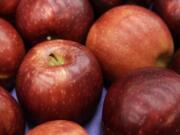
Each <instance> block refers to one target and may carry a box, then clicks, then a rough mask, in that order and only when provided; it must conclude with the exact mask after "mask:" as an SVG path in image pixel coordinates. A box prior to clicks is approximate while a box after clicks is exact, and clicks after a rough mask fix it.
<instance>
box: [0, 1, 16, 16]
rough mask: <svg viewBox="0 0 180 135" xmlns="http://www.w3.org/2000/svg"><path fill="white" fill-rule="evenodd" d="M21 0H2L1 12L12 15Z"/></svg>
mask: <svg viewBox="0 0 180 135" xmlns="http://www.w3.org/2000/svg"><path fill="white" fill-rule="evenodd" d="M18 4H19V0H1V1H0V14H1V15H12V14H15V12H16V8H17V6H18Z"/></svg>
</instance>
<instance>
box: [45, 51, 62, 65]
mask: <svg viewBox="0 0 180 135" xmlns="http://www.w3.org/2000/svg"><path fill="white" fill-rule="evenodd" d="M49 56H50V61H49V64H50V65H51V66H57V65H63V64H64V59H63V57H57V56H56V55H55V54H53V53H51V54H50V55H49Z"/></svg>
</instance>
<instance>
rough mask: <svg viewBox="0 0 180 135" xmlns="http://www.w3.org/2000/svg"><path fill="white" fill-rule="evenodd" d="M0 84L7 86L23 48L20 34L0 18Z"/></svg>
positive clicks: (22, 54)
mask: <svg viewBox="0 0 180 135" xmlns="http://www.w3.org/2000/svg"><path fill="white" fill-rule="evenodd" d="M0 48H1V49H0V85H3V86H5V85H6V86H7V85H9V83H10V82H11V80H12V78H13V77H14V76H15V75H16V72H17V69H18V67H19V65H20V63H21V61H22V59H23V57H24V54H25V48H24V44H23V41H22V39H21V37H20V35H19V34H18V33H17V31H16V30H15V28H14V27H13V26H12V25H11V24H10V23H9V22H7V21H5V20H3V19H1V18H0Z"/></svg>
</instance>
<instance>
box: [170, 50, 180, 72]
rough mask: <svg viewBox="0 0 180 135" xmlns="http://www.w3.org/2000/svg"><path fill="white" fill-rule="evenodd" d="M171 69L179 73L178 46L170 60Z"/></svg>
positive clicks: (179, 56)
mask: <svg viewBox="0 0 180 135" xmlns="http://www.w3.org/2000/svg"><path fill="white" fill-rule="evenodd" d="M172 69H173V70H174V71H176V72H177V73H179V74H180V48H179V49H178V50H177V51H176V53H175V55H174V58H173V60H172Z"/></svg>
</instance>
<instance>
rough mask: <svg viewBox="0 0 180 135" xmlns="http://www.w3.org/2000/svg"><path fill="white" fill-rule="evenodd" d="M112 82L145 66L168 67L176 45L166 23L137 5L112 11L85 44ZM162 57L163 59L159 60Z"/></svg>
mask: <svg viewBox="0 0 180 135" xmlns="http://www.w3.org/2000/svg"><path fill="white" fill-rule="evenodd" d="M86 45H87V47H88V48H89V49H90V50H91V51H92V52H93V53H94V54H95V56H96V57H97V59H98V61H99V63H100V64H101V67H102V69H103V71H104V73H105V75H106V78H108V79H109V80H110V81H115V80H117V79H120V78H122V77H124V76H126V75H127V74H128V73H129V72H131V71H133V70H135V69H137V68H143V67H154V66H159V65H158V64H157V63H158V62H157V61H161V64H162V65H160V66H166V65H167V64H168V62H169V60H170V58H171V56H172V55H173V52H174V51H173V50H174V43H173V39H172V36H171V34H170V32H169V30H168V28H167V26H166V25H165V23H164V22H163V21H162V20H161V19H160V17H158V16H157V15H156V14H154V13H153V12H151V11H149V10H147V9H145V8H143V7H140V6H135V5H124V6H119V7H116V8H113V9H111V10H109V11H108V12H106V13H105V14H104V15H102V16H101V17H100V18H99V19H98V20H97V21H96V22H95V23H94V24H93V26H92V27H91V29H90V31H89V34H88V38H87V41H86ZM160 57H163V58H162V59H161V60H160Z"/></svg>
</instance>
